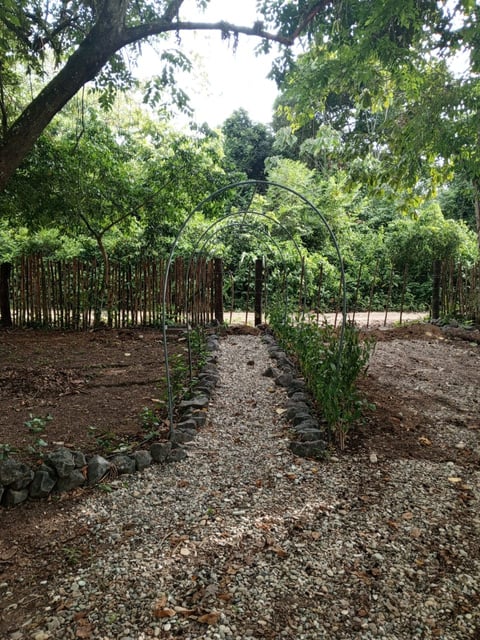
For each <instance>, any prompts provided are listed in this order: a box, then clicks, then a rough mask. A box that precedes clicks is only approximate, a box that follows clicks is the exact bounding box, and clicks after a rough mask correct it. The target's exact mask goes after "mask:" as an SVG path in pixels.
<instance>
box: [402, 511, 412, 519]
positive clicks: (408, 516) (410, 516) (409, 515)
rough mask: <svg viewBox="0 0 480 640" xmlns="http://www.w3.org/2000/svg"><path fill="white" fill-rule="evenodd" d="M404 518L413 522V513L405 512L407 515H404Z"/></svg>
mask: <svg viewBox="0 0 480 640" xmlns="http://www.w3.org/2000/svg"><path fill="white" fill-rule="evenodd" d="M402 518H403V519H404V520H413V513H412V512H411V511H405V513H404V514H403V515H402Z"/></svg>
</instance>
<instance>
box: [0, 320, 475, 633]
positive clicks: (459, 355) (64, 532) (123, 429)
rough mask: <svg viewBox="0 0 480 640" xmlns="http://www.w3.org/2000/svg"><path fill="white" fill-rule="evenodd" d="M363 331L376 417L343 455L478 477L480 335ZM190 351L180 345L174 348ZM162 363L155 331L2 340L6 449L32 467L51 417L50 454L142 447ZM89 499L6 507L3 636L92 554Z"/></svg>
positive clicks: (421, 329) (0, 422)
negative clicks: (40, 423) (85, 509)
mask: <svg viewBox="0 0 480 640" xmlns="http://www.w3.org/2000/svg"><path fill="white" fill-rule="evenodd" d="M365 333H366V334H368V335H373V336H375V338H376V339H377V341H378V342H377V347H376V351H375V354H374V356H373V358H372V361H371V365H370V367H369V370H368V373H367V375H366V377H365V378H364V379H363V380H362V381H361V382H360V388H361V390H362V391H363V393H364V394H365V396H366V397H367V399H368V400H369V402H371V403H374V404H375V405H376V410H375V411H373V410H370V411H368V413H367V414H366V416H365V421H364V424H363V426H362V427H361V428H360V429H359V430H358V431H357V432H356V434H355V436H353V437H352V438H351V439H350V441H349V443H348V449H347V451H346V452H344V453H343V454H341V455H345V456H349V455H350V453H351V452H352V451H356V450H358V448H362V449H366V450H367V451H370V452H374V453H375V455H378V456H382V457H384V458H392V459H399V458H418V459H430V460H439V461H453V462H455V463H456V464H461V465H465V466H468V467H471V466H476V468H478V464H479V461H480V448H479V446H478V431H479V430H480V418H479V416H480V391H479V387H478V380H479V374H478V371H479V369H480V331H478V330H470V331H463V330H461V329H457V330H451V331H447V332H446V331H444V330H442V329H440V328H438V327H436V326H433V325H430V324H427V323H421V324H409V325H405V326H402V327H389V328H383V327H378V326H376V327H375V326H374V327H373V328H370V329H368V330H366V331H365ZM183 348H184V345H183V344H182V343H178V342H177V341H174V343H173V344H172V350H176V351H178V350H182V349H183ZM162 361H163V352H162V344H161V333H160V332H159V331H153V330H131V331H101V332H93V333H56V332H55V333H54V332H39V331H33V330H29V331H11V332H9V331H4V332H1V333H0V398H1V407H2V410H1V412H0V444H9V445H10V446H11V447H12V448H16V449H18V450H19V453H18V454H17V455H16V457H19V458H21V459H28V460H29V461H30V462H32V460H34V459H35V456H32V454H31V453H29V452H28V447H29V446H32V445H34V440H35V437H38V436H32V434H30V433H29V431H28V429H27V428H26V427H25V422H26V421H28V420H29V419H31V418H30V417H31V416H33V417H41V416H46V415H47V414H48V415H51V416H52V419H51V420H49V421H48V422H47V424H46V429H45V432H44V433H42V438H43V439H45V441H46V442H47V443H48V447H47V449H48V448H51V447H54V446H56V445H55V443H59V442H62V443H64V444H65V445H66V446H71V447H74V448H78V449H82V450H84V451H88V452H91V451H94V450H95V451H98V449H99V447H100V449H101V448H102V446H103V447H105V446H106V443H107V444H108V446H112V443H113V444H114V443H115V442H119V441H122V440H123V441H125V440H133V441H135V440H141V438H142V434H143V430H142V419H141V417H140V416H141V413H142V411H143V410H144V408H145V407H147V408H148V409H151V410H153V409H158V407H159V406H161V404H160V403H159V402H158V401H159V400H161V399H162V393H163V394H164V390H162V389H163V387H162V385H163V382H162V380H163V375H164V372H163V367H162ZM93 490H97V491H98V489H93ZM89 491H92V490H91V489H81V490H77V491H76V492H74V493H72V494H69V495H61V496H57V497H52V498H51V499H50V500H48V501H38V502H28V503H24V504H23V505H20V506H19V507H17V508H15V509H12V510H6V509H4V508H1V507H0V602H2V601H3V604H1V605H0V637H2V633H4V632H5V631H6V629H7V628H8V620H9V619H11V617H12V616H24V615H27V613H28V611H29V610H32V609H34V608H35V607H37V606H38V605H39V604H40V603H39V601H38V599H37V596H36V595H35V589H34V585H35V584H36V583H37V582H38V581H40V580H46V579H48V576H49V575H54V574H55V573H57V572H58V571H59V569H61V567H62V566H63V565H65V564H69V563H82V562H83V561H86V559H88V557H89V556H91V555H92V554H93V553H94V552H95V551H94V550H93V547H92V546H91V544H90V542H91V541H90V538H89V532H88V531H86V530H78V528H76V526H75V518H74V517H73V515H74V513H75V510H76V509H78V504H79V501H81V500H82V498H83V497H84V496H85V495H86V494H87V493H88V492H89ZM458 491H459V494H461V495H459V497H460V498H461V499H462V500H465V501H468V500H470V499H471V494H470V492H469V491H470V490H469V489H468V488H465V489H462V487H461V486H459V488H458ZM97 550H98V547H97ZM12 582H15V583H16V585H17V586H18V589H17V594H18V593H20V594H23V595H22V596H21V597H20V599H19V600H18V601H17V602H14V603H12V602H9V601H8V599H4V598H3V596H2V588H3V589H5V588H6V587H5V585H8V584H11V583H12ZM32 594H33V595H32ZM2 609H4V610H3V611H2ZM2 614H3V615H2ZM2 618H3V622H2Z"/></svg>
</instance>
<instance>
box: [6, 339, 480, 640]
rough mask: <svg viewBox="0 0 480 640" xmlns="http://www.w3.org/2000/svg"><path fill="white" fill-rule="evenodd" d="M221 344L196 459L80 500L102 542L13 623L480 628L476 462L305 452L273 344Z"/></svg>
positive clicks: (172, 633) (274, 634) (212, 630)
mask: <svg viewBox="0 0 480 640" xmlns="http://www.w3.org/2000/svg"><path fill="white" fill-rule="evenodd" d="M221 344H222V348H221V350H220V352H219V371H220V375H221V378H220V383H219V385H218V387H217V391H216V394H215V395H214V398H213V400H212V402H211V405H210V409H209V418H210V422H209V424H208V426H207V427H206V428H204V429H202V430H201V432H200V433H199V435H198V437H197V438H196V439H195V441H194V442H193V443H191V444H189V445H187V446H188V450H189V457H188V459H187V460H184V461H182V462H178V463H175V464H171V465H168V466H153V467H150V468H149V469H147V470H146V471H145V472H143V473H142V474H139V475H137V476H132V477H126V476H123V477H121V478H119V479H118V480H116V481H114V482H113V483H112V486H113V489H114V490H113V491H112V493H109V494H103V493H100V492H99V491H97V492H95V493H94V494H92V496H91V497H90V498H89V499H88V500H86V501H84V502H82V509H81V513H80V514H79V516H78V526H79V527H88V528H89V529H92V530H93V531H94V532H95V534H96V541H97V544H98V552H97V553H96V554H94V556H93V560H91V561H90V563H89V564H88V565H84V564H82V563H80V564H79V565H78V566H73V567H69V566H66V567H65V569H64V571H63V572H62V574H61V575H59V576H58V577H57V578H56V579H55V580H54V581H52V582H49V583H47V584H41V585H36V587H35V588H36V589H39V590H47V592H48V594H49V599H50V606H49V607H48V608H47V609H40V610H38V611H37V613H36V615H35V616H34V618H32V619H31V620H25V621H21V622H22V627H21V629H20V630H19V631H17V632H16V633H14V634H12V635H10V636H9V639H12V640H13V639H15V640H21V639H22V640H23V639H27V638H29V639H30V638H33V639H34V640H47V639H58V640H60V639H61V640H63V639H66V640H68V639H74V638H91V639H95V640H100V639H102V640H107V639H108V640H111V639H112V640H113V639H119V640H144V639H147V638H152V637H154V638H165V639H170V638H184V639H185V640H187V639H194V638H205V639H209V638H211V639H214V638H218V639H223V638H225V639H228V638H232V639H233V638H235V639H242V640H249V639H253V638H270V639H282V638H289V639H292V640H293V639H295V640H319V639H323V638H325V639H332V638H335V639H336V638H338V639H350V638H361V639H365V640H367V639H370V638H372V639H373V638H382V639H385V640H407V639H408V640H410V639H412V638H422V639H424V638H442V639H445V640H463V639H465V640H466V639H469V640H473V639H475V638H477V639H478V638H480V553H479V540H480V536H479V533H480V516H479V509H478V497H479V487H480V473H479V471H478V469H475V468H466V467H461V468H460V467H456V466H455V464H454V463H453V462H448V463H445V462H443V463H434V462H430V461H425V460H421V461H419V460H397V461H385V462H382V461H381V460H380V461H377V462H375V459H376V458H375V456H372V455H371V454H372V452H364V453H363V454H357V455H352V454H348V455H344V456H342V457H340V458H338V457H335V456H333V457H332V458H331V460H330V461H329V462H328V463H316V462H314V461H311V460H303V459H299V458H295V457H294V456H293V455H292V454H291V453H290V452H289V451H288V449H287V442H288V431H287V429H286V426H285V424H284V422H283V418H282V412H283V409H284V405H285V392H284V390H283V389H281V388H279V387H276V386H275V385H274V384H273V382H272V380H271V379H270V378H267V377H264V376H262V375H261V374H262V372H264V371H265V370H266V368H267V367H268V366H269V365H270V364H271V363H270V360H269V358H268V355H267V353H266V349H265V347H264V345H263V344H262V343H261V342H260V340H259V338H258V337H256V336H230V337H228V338H226V339H225V340H222V343H221Z"/></svg>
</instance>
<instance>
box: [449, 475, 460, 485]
mask: <svg viewBox="0 0 480 640" xmlns="http://www.w3.org/2000/svg"><path fill="white" fill-rule="evenodd" d="M448 481H449V482H451V483H452V484H457V482H462V479H461V478H457V477H456V476H450V478H449V479H448Z"/></svg>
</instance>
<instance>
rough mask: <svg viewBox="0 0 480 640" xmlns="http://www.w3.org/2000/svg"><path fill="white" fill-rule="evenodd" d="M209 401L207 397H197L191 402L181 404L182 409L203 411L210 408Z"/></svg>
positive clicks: (186, 401)
mask: <svg viewBox="0 0 480 640" xmlns="http://www.w3.org/2000/svg"><path fill="white" fill-rule="evenodd" d="M208 402H209V399H208V398H207V396H195V397H194V398H190V399H189V400H182V402H180V408H181V409H203V408H205V407H207V406H208Z"/></svg>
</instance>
